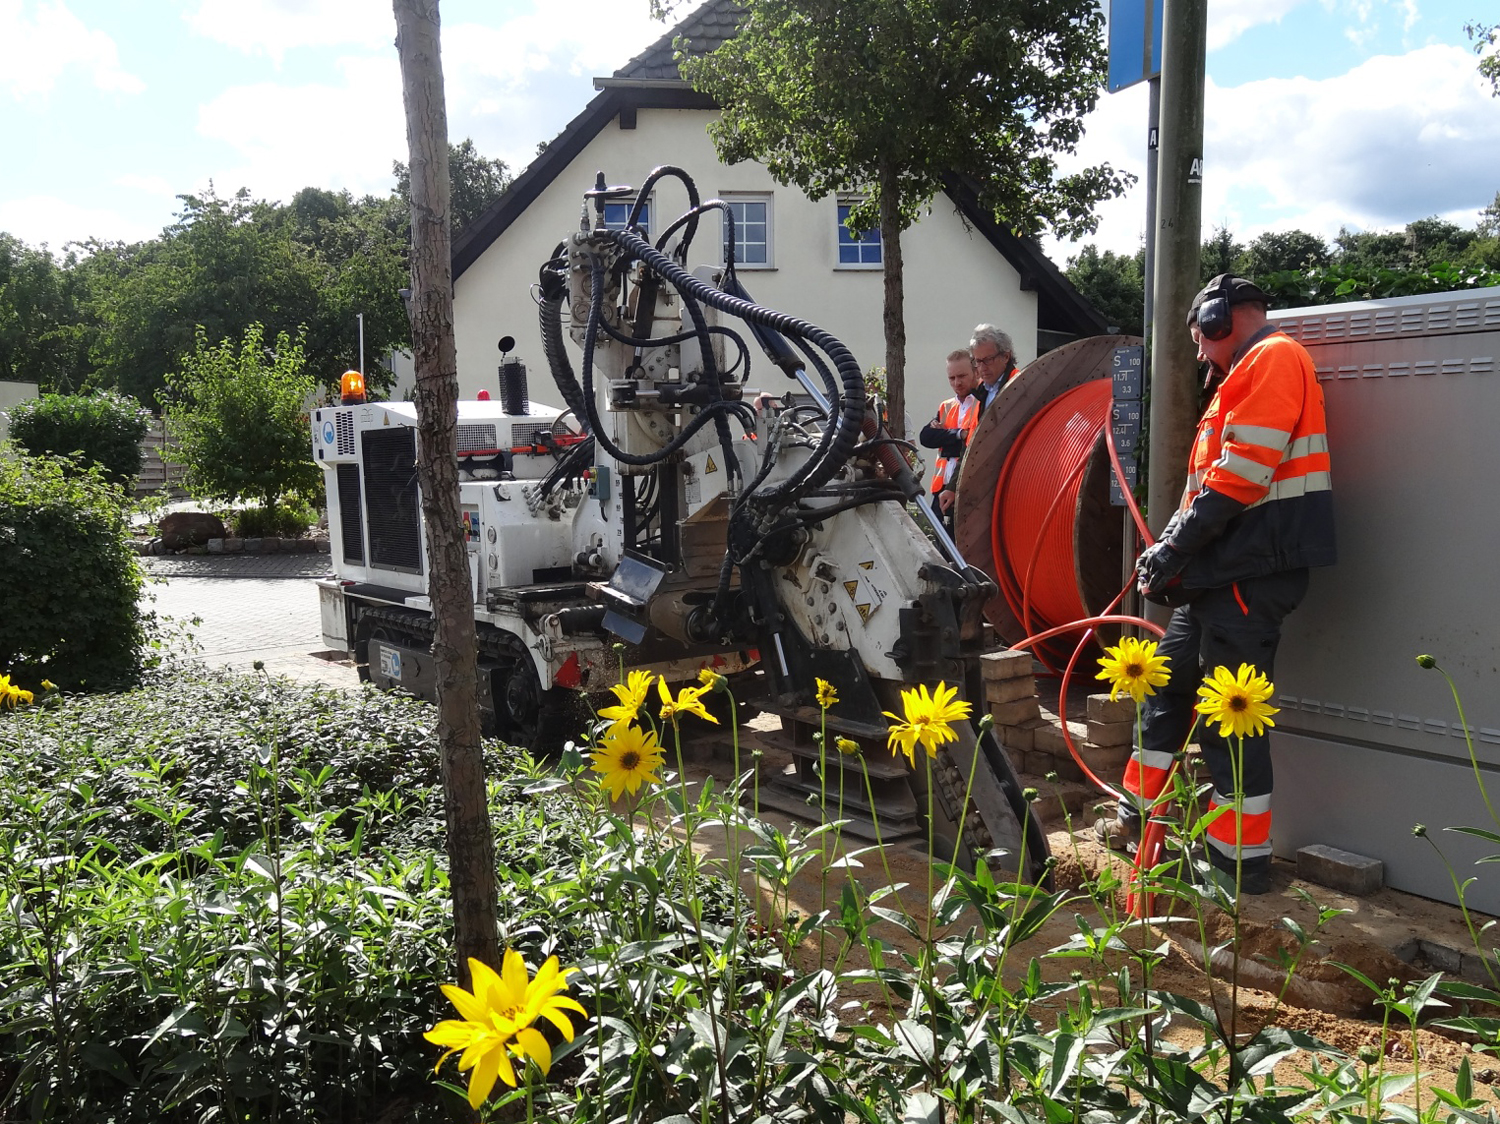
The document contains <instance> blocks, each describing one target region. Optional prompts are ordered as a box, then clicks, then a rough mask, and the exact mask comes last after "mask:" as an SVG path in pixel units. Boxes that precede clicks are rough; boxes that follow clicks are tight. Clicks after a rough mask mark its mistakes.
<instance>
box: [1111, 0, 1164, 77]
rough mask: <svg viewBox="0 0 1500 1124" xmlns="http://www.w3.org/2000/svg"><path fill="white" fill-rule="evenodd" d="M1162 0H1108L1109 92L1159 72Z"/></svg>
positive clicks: (1154, 75)
mask: <svg viewBox="0 0 1500 1124" xmlns="http://www.w3.org/2000/svg"><path fill="white" fill-rule="evenodd" d="M1162 2H1163V0H1109V92H1110V93H1112V94H1113V93H1116V92H1117V91H1120V90H1123V89H1125V88H1126V87H1127V86H1134V85H1135V84H1136V83H1137V82H1144V81H1146V79H1148V78H1155V77H1156V76H1157V75H1158V74H1160V73H1161V20H1162V15H1161V10H1162Z"/></svg>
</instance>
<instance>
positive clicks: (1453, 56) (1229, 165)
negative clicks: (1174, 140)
mask: <svg viewBox="0 0 1500 1124" xmlns="http://www.w3.org/2000/svg"><path fill="white" fill-rule="evenodd" d="M1137 89H1139V88H1137ZM1132 95H1133V96H1132ZM1205 109H1206V112H1205V117H1206V120H1207V122H1208V124H1207V127H1206V133H1205V137H1204V155H1205V175H1204V183H1203V217H1202V229H1203V232H1204V234H1205V236H1206V235H1207V234H1208V233H1209V232H1210V231H1211V230H1212V229H1213V228H1214V227H1215V226H1217V225H1219V224H1221V223H1222V224H1224V225H1227V226H1228V227H1229V228H1230V229H1231V230H1232V231H1233V232H1234V234H1235V237H1236V238H1237V239H1238V240H1239V241H1241V242H1245V241H1249V240H1250V239H1251V238H1254V237H1255V236H1256V235H1258V234H1262V233H1264V232H1265V231H1267V230H1291V229H1302V230H1308V231H1311V232H1313V233H1316V234H1320V235H1322V236H1323V237H1325V238H1331V237H1332V236H1333V235H1335V234H1337V233H1338V230H1339V228H1340V227H1342V226H1347V227H1349V228H1351V229H1362V230H1370V229H1388V228H1399V227H1402V226H1405V224H1406V223H1408V222H1411V221H1413V220H1414V219H1419V218H1425V217H1427V216H1429V215H1432V214H1437V215H1440V216H1443V217H1445V218H1448V219H1450V220H1451V221H1455V222H1459V223H1460V224H1461V225H1466V226H1467V225H1472V224H1473V222H1474V219H1475V214H1476V212H1477V211H1478V210H1479V209H1480V208H1482V207H1484V206H1485V205H1486V204H1487V203H1489V202H1490V200H1492V199H1493V198H1494V196H1495V191H1496V189H1497V188H1500V107H1497V105H1496V102H1495V100H1494V99H1493V98H1492V97H1490V96H1489V92H1488V90H1487V89H1486V88H1485V87H1484V86H1483V85H1482V84H1481V82H1480V80H1479V78H1478V76H1477V75H1476V73H1475V70H1474V56H1473V55H1472V53H1470V52H1468V51H1465V50H1464V49H1463V48H1462V47H1460V46H1456V45H1446V46H1443V45H1438V46H1429V47H1423V48H1421V49H1419V50H1415V51H1412V52H1410V53H1408V54H1405V55H1400V56H1390V55H1384V56H1377V57H1375V58H1371V59H1368V60H1366V61H1365V62H1363V63H1361V64H1360V65H1359V66H1356V67H1355V68H1354V69H1353V70H1350V71H1349V72H1348V73H1346V74H1342V75H1338V76H1335V77H1332V78H1328V79H1324V80H1322V81H1315V80H1312V79H1308V78H1290V79H1264V80H1261V81H1256V82H1247V83H1245V84H1243V85H1240V86H1235V87H1227V88H1226V87H1220V86H1217V85H1215V84H1214V83H1212V82H1210V83H1209V84H1208V89H1207V91H1206V105H1205ZM1145 121H1146V98H1145V94H1144V92H1141V93H1137V92H1136V89H1132V90H1130V91H1126V92H1125V93H1123V94H1116V95H1113V96H1112V97H1109V98H1105V99H1103V100H1102V101H1101V103H1100V106H1099V108H1098V109H1096V110H1095V112H1094V113H1093V114H1091V115H1090V118H1089V131H1088V133H1087V134H1086V136H1085V138H1084V141H1083V143H1082V144H1081V145H1080V151H1079V155H1078V157H1077V158H1074V159H1070V160H1069V161H1068V163H1067V164H1066V166H1065V170H1066V169H1070V168H1074V167H1079V166H1082V165H1084V164H1091V163H1097V162H1099V161H1102V160H1108V161H1110V162H1112V163H1113V164H1114V165H1115V166H1116V167H1117V168H1124V169H1126V170H1129V171H1134V172H1136V173H1137V174H1139V173H1141V172H1142V170H1143V169H1144V164H1145V161H1144V143H1143V142H1142V140H1141V137H1142V134H1143V133H1144V130H1145ZM1145 208H1146V192H1145V184H1144V179H1142V182H1140V183H1137V185H1136V186H1135V187H1134V188H1133V189H1132V190H1131V191H1130V192H1129V193H1128V195H1127V196H1125V197H1124V198H1123V199H1121V200H1116V201H1114V202H1112V203H1109V204H1106V205H1104V206H1103V207H1101V208H1100V211H1099V213H1100V215H1101V219H1102V222H1101V225H1100V229H1099V232H1098V233H1097V234H1096V235H1095V236H1094V237H1092V238H1084V239H1081V240H1080V242H1079V243H1078V244H1066V243H1064V244H1058V243H1056V242H1055V241H1054V242H1049V243H1048V249H1049V251H1050V252H1051V253H1052V254H1053V256H1054V258H1055V260H1057V262H1058V263H1059V264H1063V263H1064V262H1065V261H1066V259H1067V257H1068V256H1069V255H1071V254H1076V253H1077V252H1078V247H1079V246H1080V245H1083V244H1087V243H1090V242H1092V243H1094V244H1095V245H1097V246H1099V247H1100V249H1111V250H1115V251H1116V252H1133V251H1134V250H1135V248H1136V247H1137V245H1139V242H1140V237H1141V233H1142V231H1143V230H1144V229H1145V225H1146V222H1145Z"/></svg>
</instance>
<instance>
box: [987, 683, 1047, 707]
mask: <svg viewBox="0 0 1500 1124" xmlns="http://www.w3.org/2000/svg"><path fill="white" fill-rule="evenodd" d="M1028 695H1031V696H1035V695H1036V680H1034V679H1032V678H1031V676H1029V675H1027V676H1023V677H1020V678H1016V679H990V680H988V681H986V683H985V685H984V698H985V701H986V702H988V703H989V704H990V705H991V706H997V705H1000V704H1003V703H1008V702H1015V701H1016V700H1017V699H1024V698H1026V697H1027V696H1028Z"/></svg>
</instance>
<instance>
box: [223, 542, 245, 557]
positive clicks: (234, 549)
mask: <svg viewBox="0 0 1500 1124" xmlns="http://www.w3.org/2000/svg"><path fill="white" fill-rule="evenodd" d="M244 549H245V540H244V539H225V540H224V553H225V554H238V553H240V552H241V551H242V550H244Z"/></svg>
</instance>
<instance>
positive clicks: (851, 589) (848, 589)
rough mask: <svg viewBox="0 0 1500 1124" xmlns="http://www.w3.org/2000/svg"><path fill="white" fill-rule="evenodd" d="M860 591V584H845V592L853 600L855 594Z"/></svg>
mask: <svg viewBox="0 0 1500 1124" xmlns="http://www.w3.org/2000/svg"><path fill="white" fill-rule="evenodd" d="M858 589H859V582H845V583H844V592H845V593H847V594H848V595H849V597H850V598H851V599H852V598H853V597H854V594H855V592H856V591H857V590H858Z"/></svg>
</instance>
